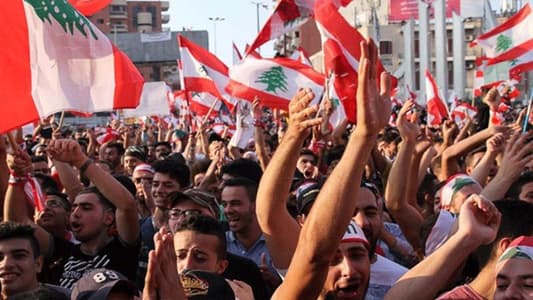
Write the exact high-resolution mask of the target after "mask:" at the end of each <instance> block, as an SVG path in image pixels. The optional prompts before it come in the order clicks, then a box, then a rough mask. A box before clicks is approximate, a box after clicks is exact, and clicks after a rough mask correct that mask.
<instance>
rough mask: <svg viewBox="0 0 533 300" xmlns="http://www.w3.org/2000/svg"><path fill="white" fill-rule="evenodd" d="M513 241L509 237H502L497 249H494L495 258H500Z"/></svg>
mask: <svg viewBox="0 0 533 300" xmlns="http://www.w3.org/2000/svg"><path fill="white" fill-rule="evenodd" d="M512 241H513V239H512V238H510V237H504V238H502V239H501V240H499V241H498V248H497V249H496V257H500V255H502V254H503V252H504V251H505V250H506V249H507V247H509V244H511V242H512Z"/></svg>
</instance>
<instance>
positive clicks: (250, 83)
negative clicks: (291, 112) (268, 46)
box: [226, 56, 324, 110]
mask: <svg viewBox="0 0 533 300" xmlns="http://www.w3.org/2000/svg"><path fill="white" fill-rule="evenodd" d="M229 77H230V82H229V84H228V86H227V87H226V90H227V91H228V93H230V94H231V95H232V96H234V97H235V98H239V99H243V100H247V101H250V102H251V101H252V100H253V99H254V97H255V96H258V97H259V99H261V103H262V104H263V105H265V106H267V107H270V108H279V109H282V110H288V107H289V101H290V100H291V99H292V97H294V95H296V93H297V92H298V89H299V88H310V89H311V90H312V91H313V93H314V94H315V98H314V99H313V100H312V102H311V103H312V104H317V103H318V102H319V101H320V97H321V95H322V92H323V89H324V88H323V83H324V76H323V75H322V74H320V73H318V72H317V71H315V70H313V68H311V67H309V66H307V65H304V64H302V63H300V62H297V61H295V60H292V59H290V58H284V57H278V58H271V59H267V58H264V59H257V58H255V57H253V56H247V57H246V58H244V59H243V60H242V62H241V63H239V64H237V65H235V66H232V67H230V69H229Z"/></svg>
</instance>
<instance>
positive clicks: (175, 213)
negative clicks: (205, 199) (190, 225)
mask: <svg viewBox="0 0 533 300" xmlns="http://www.w3.org/2000/svg"><path fill="white" fill-rule="evenodd" d="M201 213H202V212H201V211H200V210H198V209H187V210H180V209H171V210H170V211H169V213H168V215H169V217H170V219H173V220H178V219H181V218H185V217H188V216H198V215H200V214H201Z"/></svg>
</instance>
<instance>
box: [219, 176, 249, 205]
mask: <svg viewBox="0 0 533 300" xmlns="http://www.w3.org/2000/svg"><path fill="white" fill-rule="evenodd" d="M229 186H241V187H243V188H244V189H246V194H248V199H250V202H252V203H255V198H256V196H257V183H256V182H254V181H252V180H250V179H248V178H245V177H236V178H231V179H228V180H226V181H224V188H223V189H225V188H226V187H229Z"/></svg>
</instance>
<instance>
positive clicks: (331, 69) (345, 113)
mask: <svg viewBox="0 0 533 300" xmlns="http://www.w3.org/2000/svg"><path fill="white" fill-rule="evenodd" d="M324 69H325V71H326V74H328V96H329V99H330V100H331V101H333V104H334V107H335V110H337V108H338V109H339V111H338V113H340V115H339V116H338V117H334V116H333V115H332V116H331V117H330V122H332V123H334V124H335V126H334V127H336V126H338V125H339V124H340V123H341V122H342V121H344V119H346V118H347V119H348V121H350V122H352V123H354V122H355V117H356V102H355V94H356V88H357V84H356V82H357V73H356V72H354V71H353V69H352V67H351V66H350V64H349V63H348V61H347V60H346V57H345V56H344V55H343V53H342V50H341V48H340V46H339V44H338V43H337V42H335V41H333V40H329V39H328V40H326V42H325V43H324ZM334 113H335V111H334Z"/></svg>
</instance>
